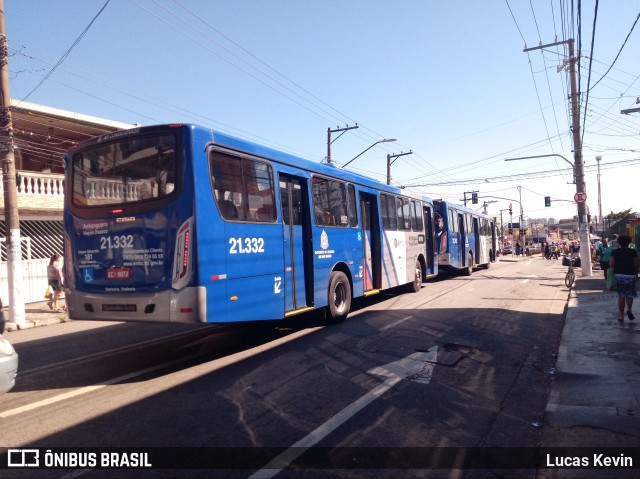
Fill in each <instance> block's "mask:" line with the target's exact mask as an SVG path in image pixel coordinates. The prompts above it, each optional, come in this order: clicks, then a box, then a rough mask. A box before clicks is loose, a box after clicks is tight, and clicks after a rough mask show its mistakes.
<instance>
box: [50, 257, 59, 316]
mask: <svg viewBox="0 0 640 479" xmlns="http://www.w3.org/2000/svg"><path fill="white" fill-rule="evenodd" d="M47 279H48V280H49V286H51V289H52V290H53V296H52V297H51V299H50V300H49V301H47V306H49V309H50V310H52V311H60V310H59V309H58V298H60V293H61V292H62V273H61V265H60V255H59V254H57V253H56V254H54V255H53V256H52V257H51V260H50V261H49V266H47Z"/></svg>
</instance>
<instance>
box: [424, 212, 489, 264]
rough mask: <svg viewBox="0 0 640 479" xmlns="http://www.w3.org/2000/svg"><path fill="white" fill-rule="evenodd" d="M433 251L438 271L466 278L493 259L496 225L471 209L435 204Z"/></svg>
mask: <svg viewBox="0 0 640 479" xmlns="http://www.w3.org/2000/svg"><path fill="white" fill-rule="evenodd" d="M434 209H435V223H436V249H437V255H438V262H439V265H440V267H441V268H445V269H454V270H458V271H461V272H463V273H465V274H467V275H470V274H471V273H472V272H473V268H474V267H478V266H482V267H485V268H488V267H489V265H490V263H491V261H494V260H495V247H496V235H495V222H494V221H493V220H492V219H491V218H489V217H488V216H486V215H482V214H480V213H478V212H476V211H474V210H472V209H470V208H466V207H464V206H460V205H456V204H453V203H449V202H446V201H442V200H436V201H434Z"/></svg>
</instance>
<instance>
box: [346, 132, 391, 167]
mask: <svg viewBox="0 0 640 479" xmlns="http://www.w3.org/2000/svg"><path fill="white" fill-rule="evenodd" d="M392 141H398V140H396V139H395V138H385V139H384V140H378V141H376V142H375V143H374V144H373V145H371V146H370V147H369V148H367V149H366V150H364V151H363V152H361V153H359V154H357V155H356V156H354V157H353V158H351V159H350V160H349V161H347V162H346V163H345V164H344V165H342V168H344V167H345V166H347V165H348V164H349V163H351V162H352V161H353V160H355V159H356V158H358V157H359V156H360V155H363V154H365V153H366V152H367V151H369V150H370V149H371V148H373V147H374V146H376V145H377V144H378V143H389V142H392Z"/></svg>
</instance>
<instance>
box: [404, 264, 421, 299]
mask: <svg viewBox="0 0 640 479" xmlns="http://www.w3.org/2000/svg"><path fill="white" fill-rule="evenodd" d="M407 289H408V290H409V292H412V293H418V292H420V290H421V289H422V265H421V264H420V261H416V273H415V279H414V280H413V282H411V283H409V284H408V285H407Z"/></svg>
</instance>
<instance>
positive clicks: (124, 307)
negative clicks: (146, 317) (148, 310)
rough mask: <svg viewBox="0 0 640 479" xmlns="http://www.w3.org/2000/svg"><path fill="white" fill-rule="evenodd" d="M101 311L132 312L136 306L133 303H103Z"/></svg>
mask: <svg viewBox="0 0 640 479" xmlns="http://www.w3.org/2000/svg"><path fill="white" fill-rule="evenodd" d="M102 311H111V312H127V313H134V312H136V311H137V308H136V305H135V304H103V305H102Z"/></svg>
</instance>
